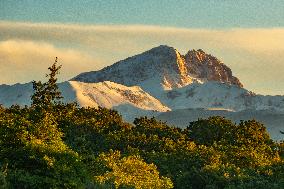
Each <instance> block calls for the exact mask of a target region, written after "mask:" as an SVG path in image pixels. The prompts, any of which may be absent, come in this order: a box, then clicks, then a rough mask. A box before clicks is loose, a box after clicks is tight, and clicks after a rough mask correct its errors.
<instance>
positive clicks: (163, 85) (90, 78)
mask: <svg viewBox="0 0 284 189" xmlns="http://www.w3.org/2000/svg"><path fill="white" fill-rule="evenodd" d="M71 80H75V81H81V82H88V83H96V82H101V81H112V82H115V83H119V84H123V85H126V86H135V85H138V86H140V87H141V88H142V89H143V90H145V91H147V92H149V93H150V94H152V95H153V96H155V97H158V98H159V97H160V95H161V92H163V91H165V90H171V89H175V88H180V87H184V86H187V85H189V84H192V83H203V82H207V81H218V82H223V83H227V84H233V85H237V86H239V87H242V84H241V83H240V82H239V80H238V79H237V78H236V77H234V76H232V72H231V70H230V68H228V67H227V66H226V65H224V64H223V63H222V62H221V61H219V60H218V59H217V58H215V57H213V56H212V55H208V54H206V53H204V52H203V51H202V50H197V51H195V50H193V51H189V52H188V53H187V54H186V55H181V54H180V53H179V52H178V51H177V50H176V49H174V48H173V47H168V46H165V45H161V46H158V47H155V48H153V49H151V50H149V51H146V52H144V53H142V54H138V55H136V56H133V57H130V58H127V59H125V60H121V61H119V62H117V63H115V64H113V65H111V66H108V67H105V68H103V69H102V70H99V71H92V72H86V73H82V74H79V75H78V76H76V77H74V78H73V79H71Z"/></svg>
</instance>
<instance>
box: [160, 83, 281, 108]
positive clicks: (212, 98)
mask: <svg viewBox="0 0 284 189" xmlns="http://www.w3.org/2000/svg"><path fill="white" fill-rule="evenodd" d="M160 100H161V102H163V103H164V104H166V105H167V106H168V107H170V108H171V109H174V110H176V109H185V108H207V109H208V108H210V109H227V110H231V111H242V110H247V109H254V110H267V109H273V110H276V111H284V96H264V95H256V94H254V93H253V92H251V91H248V90H246V89H244V88H240V87H238V86H236V85H228V84H225V83H219V82H212V81H210V82H206V83H203V84H198V83H195V84H191V85H188V86H185V87H183V88H178V89H173V90H171V91H165V93H164V95H163V96H162V98H160Z"/></svg>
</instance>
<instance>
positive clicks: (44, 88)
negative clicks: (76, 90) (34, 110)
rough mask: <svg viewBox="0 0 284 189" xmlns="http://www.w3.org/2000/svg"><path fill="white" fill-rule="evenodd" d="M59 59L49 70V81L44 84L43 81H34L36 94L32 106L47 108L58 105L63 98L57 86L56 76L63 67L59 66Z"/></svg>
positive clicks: (47, 75)
mask: <svg viewBox="0 0 284 189" xmlns="http://www.w3.org/2000/svg"><path fill="white" fill-rule="evenodd" d="M57 60H58V59H57V57H56V58H55V61H54V63H53V64H52V66H50V67H49V68H48V69H49V71H50V73H49V74H46V77H48V78H49V79H48V81H47V82H46V83H42V82H41V81H33V89H34V94H33V95H32V96H31V100H32V106H35V107H41V108H46V107H49V106H50V105H53V104H56V103H58V102H59V100H60V99H61V98H63V97H62V96H61V92H60V91H59V89H58V86H57V84H56V82H57V78H56V75H57V74H59V70H60V68H61V65H59V66H57Z"/></svg>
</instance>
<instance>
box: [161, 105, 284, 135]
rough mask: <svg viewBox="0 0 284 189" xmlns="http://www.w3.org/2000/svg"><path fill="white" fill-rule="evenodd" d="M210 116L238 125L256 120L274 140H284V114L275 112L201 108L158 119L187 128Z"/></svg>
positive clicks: (175, 111) (177, 111) (173, 113)
mask: <svg viewBox="0 0 284 189" xmlns="http://www.w3.org/2000/svg"><path fill="white" fill-rule="evenodd" d="M210 116H223V117H226V118H227V119H231V120H232V121H233V122H236V123H238V122H239V121H240V120H251V119H255V120H257V121H259V122H261V123H263V124H264V125H265V127H266V128H267V131H268V132H269V133H270V135H271V138H272V139H274V140H283V139H284V135H283V134H281V133H280V132H279V131H283V128H284V112H275V111H270V110H258V111H257V110H245V111H240V112H231V111H226V110H206V109H201V108H199V109H183V110H174V111H171V112H164V113H161V114H160V115H159V116H157V119H158V120H162V121H166V122H167V123H168V124H170V125H175V126H178V127H181V128H185V127H186V126H188V125H189V123H190V122H192V121H196V120H198V118H207V117H210Z"/></svg>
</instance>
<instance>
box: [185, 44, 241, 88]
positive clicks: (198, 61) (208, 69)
mask: <svg viewBox="0 0 284 189" xmlns="http://www.w3.org/2000/svg"><path fill="white" fill-rule="evenodd" d="M184 59H185V62H186V64H185V65H186V67H187V70H188V72H189V74H191V75H193V76H195V77H196V78H200V79H206V80H207V81H219V82H223V83H228V84H232V85H237V86H239V87H243V85H242V83H241V82H240V81H239V79H238V78H236V77H234V76H233V75H232V71H231V69H230V68H229V67H227V66H226V65H225V64H223V63H222V62H221V61H220V60H218V59H217V58H216V57H214V56H212V55H210V54H206V53H205V52H204V51H203V50H201V49H199V50H190V51H188V53H186V55H185V56H184Z"/></svg>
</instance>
